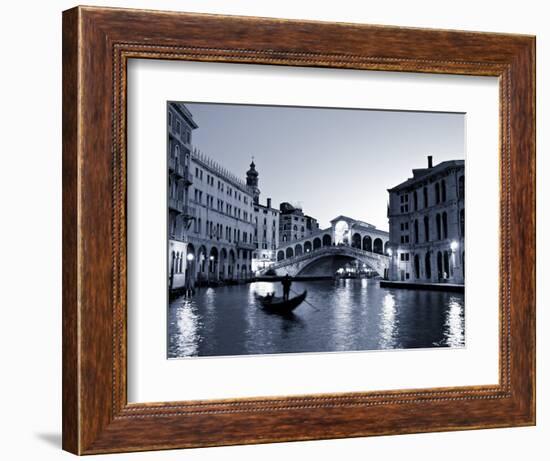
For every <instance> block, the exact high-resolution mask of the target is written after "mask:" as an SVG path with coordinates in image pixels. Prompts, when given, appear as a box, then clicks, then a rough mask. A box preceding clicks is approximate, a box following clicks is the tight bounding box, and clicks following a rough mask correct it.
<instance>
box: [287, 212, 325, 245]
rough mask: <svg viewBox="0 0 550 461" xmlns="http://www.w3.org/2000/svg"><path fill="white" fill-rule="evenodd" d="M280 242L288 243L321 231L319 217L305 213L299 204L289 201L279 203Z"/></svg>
mask: <svg viewBox="0 0 550 461" xmlns="http://www.w3.org/2000/svg"><path fill="white" fill-rule="evenodd" d="M279 210H280V218H279V244H280V245H288V244H289V243H291V242H294V241H297V240H301V239H304V238H307V237H309V236H310V235H313V234H316V233H318V232H319V223H318V222H317V219H315V218H313V217H311V216H308V215H306V214H304V212H303V211H302V209H301V208H300V207H298V206H295V205H292V204H290V203H288V202H283V203H281V204H280V205H279Z"/></svg>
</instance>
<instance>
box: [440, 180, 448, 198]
mask: <svg viewBox="0 0 550 461" xmlns="http://www.w3.org/2000/svg"><path fill="white" fill-rule="evenodd" d="M441 201H442V202H446V201H447V184H446V183H445V180H444V179H443V180H442V181H441Z"/></svg>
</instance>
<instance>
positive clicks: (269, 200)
mask: <svg viewBox="0 0 550 461" xmlns="http://www.w3.org/2000/svg"><path fill="white" fill-rule="evenodd" d="M267 207H268V208H271V198H268V199H267Z"/></svg>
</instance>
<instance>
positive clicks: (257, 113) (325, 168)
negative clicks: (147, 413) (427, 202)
mask: <svg viewBox="0 0 550 461" xmlns="http://www.w3.org/2000/svg"><path fill="white" fill-rule="evenodd" d="M186 106H187V108H188V109H189V110H190V111H191V113H192V114H193V118H194V120H195V122H196V123H197V124H198V126H199V128H197V129H196V130H194V131H193V138H192V142H193V145H194V146H195V147H197V148H199V149H200V150H201V151H203V152H204V153H205V154H206V155H208V156H209V157H211V158H212V159H214V160H216V161H217V162H218V163H220V164H221V165H223V166H225V167H226V168H227V169H229V170H230V171H232V172H233V173H234V174H236V175H238V176H240V177H242V178H243V179H245V177H246V171H247V170H248V168H249V164H250V161H251V158H252V156H254V162H255V163H256V169H257V170H258V172H259V187H260V190H261V195H260V201H261V203H264V204H265V202H266V199H267V197H271V198H272V202H273V206H274V207H276V208H278V207H279V203H280V202H291V203H298V204H301V205H302V207H303V211H304V213H306V214H308V215H311V216H313V217H315V218H317V219H318V220H319V225H320V226H321V228H324V227H328V225H329V221H330V220H331V219H333V218H335V217H336V216H338V215H340V214H343V215H347V216H350V217H352V218H354V219H360V220H362V221H366V222H369V223H371V224H374V225H375V226H376V227H378V228H379V229H383V230H387V229H388V219H387V217H386V205H387V201H388V192H387V189H388V188H391V187H393V186H395V185H397V184H399V183H401V182H403V181H405V180H406V179H407V178H408V177H410V176H411V175H412V173H411V170H412V169H413V168H424V167H426V166H427V159H426V157H427V156H428V155H432V156H433V158H434V165H435V164H437V163H440V162H442V161H444V160H453V159H464V155H465V147H464V142H465V139H464V135H465V133H464V123H465V121H464V114H453V113H434V112H403V111H378V110H363V109H361V110H358V109H324V108H303V107H283V106H251V105H232V104H198V103H186Z"/></svg>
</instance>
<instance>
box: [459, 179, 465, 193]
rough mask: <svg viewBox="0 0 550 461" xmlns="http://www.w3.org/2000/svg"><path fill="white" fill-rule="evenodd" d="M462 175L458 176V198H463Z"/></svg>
mask: <svg viewBox="0 0 550 461" xmlns="http://www.w3.org/2000/svg"><path fill="white" fill-rule="evenodd" d="M464 192H465V191H464V176H460V177H459V178H458V198H464Z"/></svg>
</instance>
